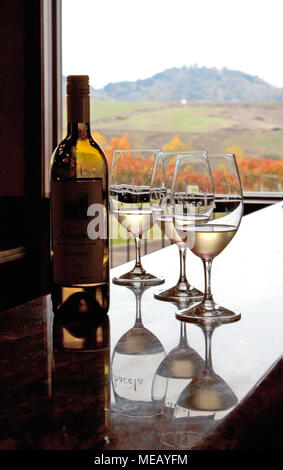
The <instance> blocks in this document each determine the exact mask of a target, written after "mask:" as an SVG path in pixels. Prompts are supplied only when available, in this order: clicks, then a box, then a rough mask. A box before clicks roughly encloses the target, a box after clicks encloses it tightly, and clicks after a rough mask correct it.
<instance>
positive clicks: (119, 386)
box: [111, 282, 165, 418]
mask: <svg viewBox="0 0 283 470" xmlns="http://www.w3.org/2000/svg"><path fill="white" fill-rule="evenodd" d="M127 287H128V288H129V289H130V290H131V291H132V292H133V293H134V295H135V299H136V318H135V322H134V325H133V326H132V328H130V329H129V330H128V331H127V332H126V333H125V334H123V335H122V336H121V338H120V339H119V341H118V342H117V344H116V345H115V348H114V350H113V354H112V361H111V376H112V387H113V392H114V397H115V403H116V409H117V411H119V412H120V413H121V414H123V415H126V416H132V417H140V418H145V417H150V416H154V415H157V414H159V413H160V411H159V410H158V409H157V407H156V406H155V403H153V401H152V394H151V390H152V382H153V378H154V374H155V371H156V369H157V367H158V366H159V364H160V362H161V361H162V360H163V358H164V356H165V350H164V348H163V346H162V344H161V342H160V341H159V339H158V338H157V337H156V336H155V335H154V334H153V333H152V332H151V331H150V330H148V329H147V328H145V326H144V325H143V322H142V312H141V298H142V295H143V293H144V291H145V290H146V289H147V288H148V287H149V286H146V285H144V284H142V283H140V282H138V283H136V284H135V285H133V286H127Z"/></svg>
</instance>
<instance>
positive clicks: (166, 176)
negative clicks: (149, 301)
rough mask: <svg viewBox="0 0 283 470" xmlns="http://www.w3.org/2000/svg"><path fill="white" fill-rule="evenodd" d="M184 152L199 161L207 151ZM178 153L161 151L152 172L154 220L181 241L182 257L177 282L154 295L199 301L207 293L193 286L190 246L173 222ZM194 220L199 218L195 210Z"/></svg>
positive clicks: (172, 241) (176, 240)
mask: <svg viewBox="0 0 283 470" xmlns="http://www.w3.org/2000/svg"><path fill="white" fill-rule="evenodd" d="M184 154H188V155H190V156H191V157H194V160H195V163H197V162H198V159H202V158H204V157H205V155H206V152H204V151H188V152H182V155H184ZM177 157H178V152H176V151H162V152H159V153H158V154H157V156H156V160H155V165H154V170H153V174H152V181H151V189H150V203H151V207H152V213H153V217H154V220H155V222H156V223H157V225H158V226H159V228H160V230H161V231H162V232H163V233H164V235H165V236H166V237H167V238H168V239H169V240H170V241H171V243H173V244H176V245H177V247H178V251H179V257H180V273H179V279H178V282H177V284H176V285H175V286H173V287H170V288H169V289H167V290H165V291H160V292H157V293H155V294H154V297H155V298H156V299H158V300H167V301H170V302H182V303H183V302H199V301H200V300H201V299H202V297H203V294H202V292H200V291H199V290H198V289H196V288H195V287H193V286H191V285H190V284H189V282H188V280H187V275H186V254H187V247H186V243H185V242H184V241H183V239H182V237H181V236H180V234H179V233H178V231H177V230H176V227H175V225H174V223H173V208H174V201H173V193H172V181H173V176H174V171H175V163H176V160H177ZM193 185H194V184H193ZM194 186H195V185H194ZM193 220H195V214H194V219H193ZM181 223H185V224H187V223H188V220H185V222H184V221H181V220H179V224H181Z"/></svg>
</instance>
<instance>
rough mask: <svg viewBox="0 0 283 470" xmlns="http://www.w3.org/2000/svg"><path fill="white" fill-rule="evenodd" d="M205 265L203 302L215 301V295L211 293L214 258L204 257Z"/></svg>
mask: <svg viewBox="0 0 283 470" xmlns="http://www.w3.org/2000/svg"><path fill="white" fill-rule="evenodd" d="M202 261H203V266H204V283H205V284H204V286H205V290H204V298H203V302H207V303H210V304H211V303H213V297H212V293H211V266H212V259H203V260H202Z"/></svg>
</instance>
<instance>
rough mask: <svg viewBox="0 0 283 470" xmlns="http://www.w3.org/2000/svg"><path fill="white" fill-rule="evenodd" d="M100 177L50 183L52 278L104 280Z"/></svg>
mask: <svg viewBox="0 0 283 470" xmlns="http://www.w3.org/2000/svg"><path fill="white" fill-rule="evenodd" d="M103 209H104V211H105V208H104V206H103V204H102V180H101V179H97V180H94V181H64V182H56V181H55V182H54V181H53V182H52V238H53V247H52V248H53V281H54V282H55V283H58V284H63V285H66V286H68V285H81V284H94V283H100V282H103V254H104V253H103V251H104V240H103V238H105V237H106V227H105V225H106V222H107V220H106V217H105V213H104V211H103Z"/></svg>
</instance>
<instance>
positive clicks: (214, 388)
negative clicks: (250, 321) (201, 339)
mask: <svg viewBox="0 0 283 470" xmlns="http://www.w3.org/2000/svg"><path fill="white" fill-rule="evenodd" d="M232 321H235V320H234V319H233V320H232ZM220 325H221V322H220V321H219V320H216V321H215V320H213V319H212V320H203V322H202V323H199V324H198V326H200V327H201V328H202V331H203V333H204V336H205V364H204V367H203V369H202V370H201V372H200V373H199V374H198V375H196V376H195V377H194V378H193V379H192V381H191V382H190V383H189V384H188V385H187V386H186V387H185V388H184V390H183V391H182V393H181V394H180V396H179V398H178V400H177V403H176V406H175V410H174V422H173V432H174V442H175V445H176V446H178V447H182V448H191V447H194V446H195V445H197V444H198V443H199V442H200V441H201V440H202V439H203V437H205V435H207V434H208V432H209V431H210V430H211V429H212V428H214V427H215V426H216V425H217V423H218V422H219V420H217V413H218V412H223V411H224V410H225V411H226V412H227V410H229V409H230V408H232V407H233V406H234V405H235V404H236V403H237V401H238V399H237V397H236V395H235V393H234V392H233V390H232V389H231V388H230V387H229V385H228V384H227V383H226V382H225V381H224V380H223V379H222V378H221V377H220V376H219V375H217V374H216V373H215V372H214V370H213V366H212V359H211V338H212V334H213V331H214V329H215V328H216V327H217V326H220Z"/></svg>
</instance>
